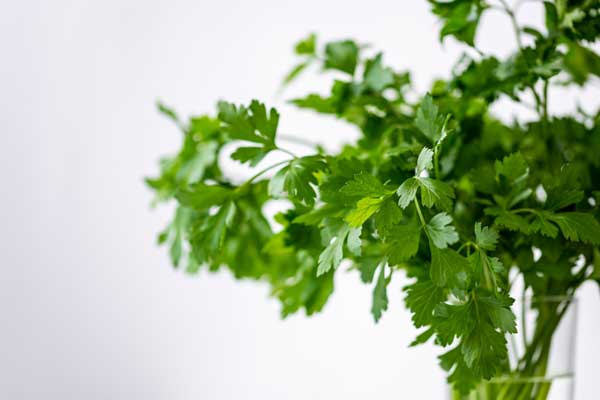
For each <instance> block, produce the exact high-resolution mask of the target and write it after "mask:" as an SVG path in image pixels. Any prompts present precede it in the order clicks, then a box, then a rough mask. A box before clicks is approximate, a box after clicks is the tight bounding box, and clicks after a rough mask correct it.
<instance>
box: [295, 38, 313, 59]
mask: <svg viewBox="0 0 600 400" xmlns="http://www.w3.org/2000/svg"><path fill="white" fill-rule="evenodd" d="M316 48H317V35H315V34H314V33H311V34H309V35H308V36H307V37H306V38H304V39H302V40H300V41H299V42H298V43H296V45H295V46H294V52H295V53H296V54H298V55H300V56H312V55H315V52H316Z"/></svg>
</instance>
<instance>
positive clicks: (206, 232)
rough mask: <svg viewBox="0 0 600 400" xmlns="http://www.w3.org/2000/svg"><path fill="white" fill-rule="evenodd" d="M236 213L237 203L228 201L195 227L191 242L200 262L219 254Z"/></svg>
mask: <svg viewBox="0 0 600 400" xmlns="http://www.w3.org/2000/svg"><path fill="white" fill-rule="evenodd" d="M235 214H236V206H235V203H234V202H233V201H228V202H226V203H225V204H223V205H222V206H221V207H220V208H219V210H218V211H217V213H216V214H214V215H212V216H209V217H208V218H206V220H204V223H202V224H201V225H199V227H196V228H195V230H194V232H193V233H192V236H191V238H190V242H191V244H192V248H193V251H194V255H195V257H196V259H197V260H198V262H204V261H207V260H209V259H211V258H214V257H215V256H216V255H217V252H218V251H219V249H220V248H221V246H222V245H223V242H224V240H225V234H226V233H227V228H228V227H229V226H231V224H232V222H233V218H234V216H235Z"/></svg>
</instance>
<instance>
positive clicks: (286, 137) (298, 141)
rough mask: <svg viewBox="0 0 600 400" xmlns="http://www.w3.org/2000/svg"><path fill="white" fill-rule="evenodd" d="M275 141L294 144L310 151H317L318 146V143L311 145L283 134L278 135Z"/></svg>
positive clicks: (308, 142)
mask: <svg viewBox="0 0 600 400" xmlns="http://www.w3.org/2000/svg"><path fill="white" fill-rule="evenodd" d="M277 139H279V140H283V141H284V142H288V143H295V144H299V145H302V146H306V147H310V148H311V149H318V148H319V146H320V144H318V143H313V142H310V141H308V140H304V139H302V138H299V137H296V136H293V135H286V134H283V133H278V134H277Z"/></svg>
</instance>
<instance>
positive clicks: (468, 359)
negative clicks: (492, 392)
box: [461, 323, 506, 379]
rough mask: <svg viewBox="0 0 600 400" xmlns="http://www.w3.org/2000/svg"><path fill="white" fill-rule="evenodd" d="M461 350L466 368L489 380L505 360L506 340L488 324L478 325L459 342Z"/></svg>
mask: <svg viewBox="0 0 600 400" xmlns="http://www.w3.org/2000/svg"><path fill="white" fill-rule="evenodd" d="M461 350H462V354H463V358H464V360H465V364H466V365H467V367H469V368H470V369H471V370H472V371H473V372H474V373H475V375H477V376H481V377H482V378H484V379H490V378H492V377H493V376H494V375H495V374H496V371H497V370H498V367H499V365H500V362H502V361H503V360H505V359H506V339H504V335H503V334H502V333H500V332H498V331H496V330H495V329H494V327H493V326H491V325H490V324H487V323H480V324H478V325H477V326H476V328H475V329H472V330H471V332H469V334H468V335H467V336H466V337H465V338H464V339H463V340H462V341H461Z"/></svg>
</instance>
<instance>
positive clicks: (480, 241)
mask: <svg viewBox="0 0 600 400" xmlns="http://www.w3.org/2000/svg"><path fill="white" fill-rule="evenodd" d="M498 237H499V236H498V232H496V230H495V229H494V228H489V227H487V226H484V227H483V228H482V227H481V222H476V223H475V241H476V242H477V246H479V247H480V248H482V249H484V250H494V249H495V248H496V243H498Z"/></svg>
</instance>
